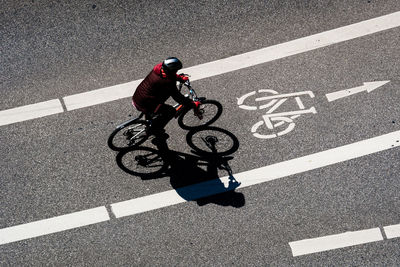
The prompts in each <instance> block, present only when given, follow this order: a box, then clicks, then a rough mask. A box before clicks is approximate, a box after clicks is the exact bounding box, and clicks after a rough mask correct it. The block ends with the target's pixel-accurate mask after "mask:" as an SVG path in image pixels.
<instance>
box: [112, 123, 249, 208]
mask: <svg viewBox="0 0 400 267" xmlns="http://www.w3.org/2000/svg"><path fill="white" fill-rule="evenodd" d="M210 129H212V130H214V129H219V128H216V127H213V128H210ZM219 131H224V132H227V131H226V130H222V129H219ZM194 133H195V132H191V135H190V136H193V134H194ZM229 134H230V135H231V137H230V138H234V139H235V140H234V142H233V146H235V147H233V148H232V149H231V150H230V151H233V150H237V148H238V146H239V142H238V141H237V139H236V137H234V136H233V134H232V133H229ZM211 136H212V133H211V134H210V133H207V138H208V137H210V139H213V140H215V138H211ZM188 143H190V144H189V145H190V146H191V147H192V148H194V149H196V147H195V146H193V142H191V141H190V142H188ZM153 144H154V145H155V146H156V147H157V150H153V149H151V148H147V147H141V148H140V147H139V148H136V150H140V149H141V150H143V151H147V152H149V153H151V158H152V159H155V160H157V161H158V164H159V163H160V162H162V164H163V166H162V167H161V168H159V169H158V170H157V171H155V172H154V173H146V174H140V173H137V172H135V170H131V169H129V168H127V166H125V165H124V164H123V163H122V157H123V156H124V154H126V153H129V152H124V154H121V155H118V156H117V163H118V165H119V166H120V167H121V169H123V170H124V171H126V172H128V173H131V174H134V175H137V176H140V177H141V178H142V179H146V180H147V179H155V178H159V177H165V176H169V177H170V182H171V185H172V187H173V188H174V189H175V190H176V192H177V193H178V194H179V195H180V196H181V197H182V198H183V199H185V200H187V201H194V200H195V201H196V202H197V204H198V205H200V206H203V205H206V204H208V203H214V204H217V205H221V206H232V207H236V208H239V207H242V206H244V205H245V198H244V195H243V194H242V193H239V192H235V189H236V188H237V187H238V186H239V185H240V183H239V182H238V181H236V179H235V178H234V176H233V174H232V170H231V168H230V166H229V164H228V161H229V160H231V159H233V157H228V156H226V155H224V156H222V155H219V154H218V151H216V150H215V149H214V153H212V152H213V151H211V153H210V152H208V153H202V152H204V151H202V150H201V149H196V150H193V151H192V152H193V153H194V154H187V153H182V152H178V151H172V150H170V149H169V148H168V144H167V142H166V139H163V138H156V139H154V141H153ZM214 145H215V144H214ZM134 150H135V149H134ZM134 150H132V151H134ZM155 154H157V155H155ZM134 158H135V159H137V156H136V157H134ZM142 162H146V161H142ZM150 164H153V165H152V166H157V164H154V161H152V162H151V163H148V165H150ZM166 166H168V168H166ZM161 170H162V171H161ZM219 171H224V172H226V174H227V176H224V177H220V176H219Z"/></svg>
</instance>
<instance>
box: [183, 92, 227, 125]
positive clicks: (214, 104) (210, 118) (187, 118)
mask: <svg viewBox="0 0 400 267" xmlns="http://www.w3.org/2000/svg"><path fill="white" fill-rule="evenodd" d="M199 109H200V112H201V113H202V115H203V118H202V119H201V120H200V119H199V118H198V117H197V116H196V115H194V111H193V109H187V110H185V111H184V112H183V113H182V115H180V116H179V118H178V124H179V126H180V127H181V128H182V129H185V130H193V129H199V128H201V127H205V126H208V125H211V124H212V123H214V122H215V121H216V120H217V119H218V118H219V117H220V116H221V114H222V105H221V103H219V102H218V101H215V100H207V99H206V100H203V101H202V102H201V105H200V107H199Z"/></svg>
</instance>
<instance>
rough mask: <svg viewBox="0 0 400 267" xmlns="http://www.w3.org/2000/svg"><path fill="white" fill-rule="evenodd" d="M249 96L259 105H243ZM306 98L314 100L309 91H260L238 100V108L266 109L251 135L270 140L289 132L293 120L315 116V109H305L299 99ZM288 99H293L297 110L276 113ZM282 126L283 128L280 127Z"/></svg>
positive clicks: (252, 129)
mask: <svg viewBox="0 0 400 267" xmlns="http://www.w3.org/2000/svg"><path fill="white" fill-rule="evenodd" d="M251 96H258V97H257V98H256V99H255V102H256V104H257V102H260V104H261V105H256V106H250V105H245V104H243V103H244V102H245V100H246V99H248V98H249V97H251ZM303 96H308V97H310V98H314V93H313V92H311V91H303V92H298V93H289V94H278V92H277V91H275V90H270V89H261V90H258V91H253V92H250V93H247V94H245V95H243V96H242V97H240V98H238V102H237V103H238V105H239V108H241V109H244V110H250V111H256V110H264V109H268V108H269V109H268V110H267V111H266V113H265V114H264V115H262V120H260V121H259V122H257V123H255V124H254V125H253V127H252V128H251V132H252V133H253V135H254V136H255V137H257V138H260V139H271V138H275V137H278V136H282V135H285V134H287V133H289V132H291V131H292V130H293V129H294V127H295V126H296V124H295V122H294V120H295V119H297V118H298V117H300V116H301V115H303V114H309V113H310V114H316V113H317V111H316V109H315V107H311V108H309V109H306V108H305V106H304V104H303V101H302V100H301V97H303ZM289 99H294V100H295V101H296V103H297V107H298V108H297V109H294V110H290V111H283V112H276V111H277V110H278V109H279V108H280V107H281V105H282V104H283V103H285V102H286V101H287V100H289ZM282 126H283V127H282Z"/></svg>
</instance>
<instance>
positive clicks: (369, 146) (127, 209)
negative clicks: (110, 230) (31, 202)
mask: <svg viewBox="0 0 400 267" xmlns="http://www.w3.org/2000/svg"><path fill="white" fill-rule="evenodd" d="M399 140H400V131H396V132H392V133H389V134H385V135H381V136H378V137H374V138H371V139H367V140H363V141H360V142H356V143H353V144H349V145H345V146H341V147H337V148H333V149H329V150H326V151H322V152H318V153H315V154H311V155H308V156H304V157H300V158H296V159H292V160H288V161H284V162H279V163H276V164H272V165H269V166H266V167H262V168H258V169H254V170H250V171H245V172H242V173H238V174H235V175H234V176H235V178H236V180H237V181H239V182H241V185H240V186H239V187H238V188H244V187H247V186H251V185H255V184H260V183H264V182H268V181H272V180H276V179H279V178H283V177H286V176H290V175H294V174H298V173H302V172H306V171H310V170H314V169H317V168H321V167H325V166H328V165H332V164H335V163H339V162H343V161H347V160H351V159H355V158H358V157H362V156H366V155H369V154H373V153H376V152H380V151H384V150H387V149H391V148H394V147H398V146H399V145H400V142H399ZM221 180H222V181H224V182H226V181H227V180H228V177H223V178H221ZM220 184H221V181H220V180H219V179H216V180H214V181H209V182H206V183H201V184H198V185H192V186H188V187H184V188H181V189H179V190H178V189H177V190H170V191H166V192H162V193H158V194H154V195H149V196H145V197H142V198H136V199H131V200H127V201H123V202H120V203H116V204H112V205H111V208H112V210H113V212H114V214H115V216H116V217H117V218H118V217H123V216H129V215H134V214H137V213H141V212H146V211H150V210H154V209H158V208H162V207H166V206H171V205H175V204H178V203H182V202H185V201H187V197H186V198H183V197H182V196H188V195H189V196H190V192H192V193H193V194H195V196H196V197H197V198H201V197H204V196H207V195H210V194H208V191H210V192H212V193H211V194H218V193H222V192H224V191H226V189H225V188H224V187H221V186H219V185H220ZM218 190H219V191H218ZM201 194H203V195H201ZM193 199H196V198H195V197H194V196H192V197H191V199H189V200H193Z"/></svg>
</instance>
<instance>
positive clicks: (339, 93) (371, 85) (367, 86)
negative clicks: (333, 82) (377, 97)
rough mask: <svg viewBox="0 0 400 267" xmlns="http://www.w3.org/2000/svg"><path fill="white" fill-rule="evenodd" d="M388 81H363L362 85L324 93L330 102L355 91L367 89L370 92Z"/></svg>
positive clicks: (355, 92) (359, 91)
mask: <svg viewBox="0 0 400 267" xmlns="http://www.w3.org/2000/svg"><path fill="white" fill-rule="evenodd" d="M388 82H390V81H378V82H368V83H364V85H362V86H358V87H354V88H350V89H345V90H341V91H337V92H333V93H330V94H326V98H328V101H329V102H331V101H335V100H337V99H340V98H343V97H346V96H350V95H354V94H357V93H361V92H364V91H367V92H368V93H369V92H372V91H373V90H375V89H377V88H379V87H381V86H382V85H384V84H387V83H388Z"/></svg>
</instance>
